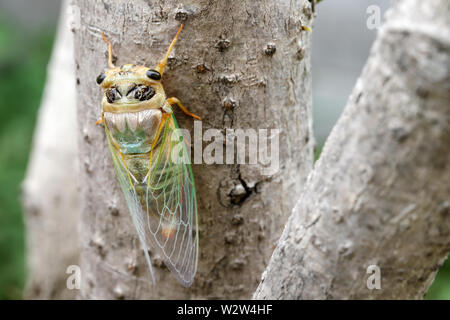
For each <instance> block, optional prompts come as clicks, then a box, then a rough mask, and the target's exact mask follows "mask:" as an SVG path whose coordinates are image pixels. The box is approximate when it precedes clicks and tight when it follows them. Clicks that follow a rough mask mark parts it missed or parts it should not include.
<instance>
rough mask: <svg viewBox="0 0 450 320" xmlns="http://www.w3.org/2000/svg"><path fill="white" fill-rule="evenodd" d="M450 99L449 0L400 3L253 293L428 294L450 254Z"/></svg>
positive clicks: (388, 296) (389, 296)
mask: <svg viewBox="0 0 450 320" xmlns="http://www.w3.org/2000/svg"><path fill="white" fill-rule="evenodd" d="M449 98H450V4H449V2H448V1H446V0H440V1H420V0H408V1H406V0H405V1H398V2H396V3H395V5H394V7H393V8H392V9H391V10H390V11H389V13H388V14H387V22H386V23H385V25H384V26H383V27H382V28H381V30H380V32H379V35H378V38H377V40H376V42H375V44H374V46H373V48H372V51H371V55H370V58H369V60H368V62H367V64H366V66H365V68H364V70H363V72H362V75H361V77H360V79H359V80H358V82H357V84H356V87H355V89H354V91H353V94H352V96H351V97H350V99H349V102H348V105H347V107H346V109H345V111H344V113H343V115H342V117H341V119H340V120H339V121H338V123H337V125H336V127H335V128H334V129H333V131H332V133H331V136H330V137H329V139H328V141H327V143H326V145H325V148H324V151H323V154H322V156H321V158H320V159H319V161H318V162H317V164H316V167H315V169H314V171H313V172H312V174H311V175H310V176H309V178H308V181H307V184H306V187H305V192H304V193H303V194H302V196H301V199H300V200H299V202H298V203H297V205H296V206H295V208H294V210H293V212H292V215H291V216H290V218H289V220H288V223H287V225H286V228H285V230H284V232H283V235H282V237H281V239H280V241H279V244H278V246H277V249H276V250H275V252H274V254H273V256H272V258H271V260H270V263H269V266H268V268H267V270H266V272H265V273H264V275H263V279H262V282H261V284H260V285H259V287H258V289H257V291H256V293H255V294H254V298H256V299H343V298H349V299H352V298H358V299H362V298H364V299H366V298H367V299H377V298H382V299H398V298H402V299H417V298H422V297H423V296H424V294H425V292H426V290H427V288H428V287H429V286H430V284H431V283H432V281H433V279H434V276H435V274H436V272H437V270H438V269H439V268H440V266H441V265H442V264H443V261H444V260H445V258H446V257H447V255H448V252H449V250H450V238H449V234H450V148H449V146H450V105H449ZM369 265H377V266H378V267H379V268H380V269H381V289H380V290H369V289H368V287H367V285H366V282H367V279H368V277H369V275H370V274H367V273H366V269H367V267H368V266H369Z"/></svg>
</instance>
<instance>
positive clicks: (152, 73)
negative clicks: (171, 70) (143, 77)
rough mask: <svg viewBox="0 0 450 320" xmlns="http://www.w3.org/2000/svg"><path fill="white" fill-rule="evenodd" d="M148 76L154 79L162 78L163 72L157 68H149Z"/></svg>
mask: <svg viewBox="0 0 450 320" xmlns="http://www.w3.org/2000/svg"><path fill="white" fill-rule="evenodd" d="M146 74H147V77H149V78H150V79H153V80H161V74H160V73H159V72H158V71H156V70H148V71H147V73H146Z"/></svg>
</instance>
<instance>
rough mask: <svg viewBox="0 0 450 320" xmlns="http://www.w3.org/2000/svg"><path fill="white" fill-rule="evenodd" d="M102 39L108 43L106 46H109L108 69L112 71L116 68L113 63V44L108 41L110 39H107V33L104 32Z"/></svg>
mask: <svg viewBox="0 0 450 320" xmlns="http://www.w3.org/2000/svg"><path fill="white" fill-rule="evenodd" d="M102 38H103V40H104V41H105V42H106V44H107V45H108V67H109V68H110V69H114V68H115V67H116V66H115V65H114V63H113V52H112V44H111V42H110V41H109V40H108V38H106V36H105V33H104V32H103V31H102Z"/></svg>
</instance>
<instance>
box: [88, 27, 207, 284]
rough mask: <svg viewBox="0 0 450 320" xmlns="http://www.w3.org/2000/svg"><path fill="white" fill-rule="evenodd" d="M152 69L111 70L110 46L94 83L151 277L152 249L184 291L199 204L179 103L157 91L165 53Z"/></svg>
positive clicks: (194, 253)
mask: <svg viewBox="0 0 450 320" xmlns="http://www.w3.org/2000/svg"><path fill="white" fill-rule="evenodd" d="M182 27H183V26H182V25H181V26H180V28H179V29H178V32H177V34H176V36H175V38H174V39H173V40H172V43H171V44H170V46H169V48H168V50H167V53H166V55H165V56H164V58H163V59H162V60H161V61H160V62H159V63H158V65H157V66H156V67H155V68H148V67H146V66H143V65H134V64H125V65H122V66H120V67H116V66H114V64H113V53H112V45H111V43H110V42H109V40H108V39H107V38H106V37H105V35H104V33H102V37H103V39H104V41H105V42H106V44H107V46H108V53H109V58H108V66H109V68H108V69H107V70H106V71H105V72H102V73H101V74H100V75H99V76H98V77H97V83H98V84H99V85H100V86H101V87H102V88H103V89H104V94H103V98H102V102H101V105H102V115H101V118H100V119H99V120H98V121H97V124H103V125H104V127H105V132H106V137H107V140H108V146H109V150H110V153H111V158H112V162H113V165H114V168H115V171H116V175H117V178H118V180H119V183H120V186H121V188H122V191H123V194H124V196H125V199H126V202H127V204H128V208H129V210H130V213H131V218H132V221H133V224H134V226H135V227H136V231H137V235H138V237H139V240H140V242H141V244H142V247H143V249H144V254H145V257H146V260H147V263H148V266H149V270H150V274H151V277H152V280H153V283H155V276H154V273H153V269H152V264H151V260H150V256H149V250H150V249H153V250H154V251H153V252H156V253H157V254H159V255H160V256H161V258H162V259H163V261H164V263H165V265H166V266H167V267H168V268H169V270H171V271H172V273H173V274H174V275H175V276H176V277H177V279H178V280H179V281H180V283H181V284H182V285H184V286H186V287H189V286H190V285H191V284H192V281H193V279H194V276H195V273H196V271H197V261H198V221H197V198H196V191H195V183H194V177H193V174H192V169H191V166H190V164H189V159H188V151H187V145H186V142H185V140H184V139H183V136H182V135H181V134H180V130H179V127H178V124H177V121H176V120H175V117H174V114H173V112H172V106H173V105H176V106H178V107H179V108H180V109H181V110H182V111H183V112H184V113H185V114H187V115H189V116H192V117H194V118H196V119H200V118H199V117H198V116H196V115H194V114H192V113H190V112H189V111H188V110H187V109H186V108H185V107H184V106H183V105H182V104H181V102H180V101H179V100H178V99H177V98H167V97H166V94H165V92H164V88H163V85H162V84H161V77H162V75H163V72H164V68H165V67H166V63H167V59H168V57H169V54H170V52H171V50H172V48H173V47H174V45H175V43H176V41H177V38H178V35H179V34H180V32H181V29H182Z"/></svg>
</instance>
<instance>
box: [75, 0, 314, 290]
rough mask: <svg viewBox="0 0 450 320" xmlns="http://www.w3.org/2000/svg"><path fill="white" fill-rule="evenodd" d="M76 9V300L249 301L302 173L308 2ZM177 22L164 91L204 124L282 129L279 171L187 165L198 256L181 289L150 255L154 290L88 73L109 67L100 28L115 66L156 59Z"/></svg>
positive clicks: (307, 163)
mask: <svg viewBox="0 0 450 320" xmlns="http://www.w3.org/2000/svg"><path fill="white" fill-rule="evenodd" d="M75 6H77V8H79V10H80V13H81V15H80V21H79V27H78V28H76V30H75V59H76V69H77V87H76V89H77V93H78V102H77V104H78V112H77V113H78V125H79V131H78V141H79V146H80V151H79V161H80V168H81V172H80V179H81V181H82V184H81V193H80V195H81V198H82V203H83V205H82V218H81V228H82V248H83V250H82V254H81V255H82V264H81V270H82V287H81V298H102V299H109V298H120V299H122V298H127V299H128V298H135V299H144V298H154V299H161V298H166V299H167V298H176V299H179V298H223V299H226V298H233V299H239V298H249V297H250V296H251V294H252V293H253V291H254V290H255V288H256V286H257V285H258V282H259V279H260V276H261V273H262V271H263V270H264V268H265V265H266V263H267V261H268V260H269V258H270V255H271V254H272V252H273V249H274V246H275V243H276V241H277V240H278V238H279V236H280V234H281V231H282V227H283V226H284V224H285V222H286V219H287V216H288V213H289V212H290V211H291V209H292V207H293V205H294V203H295V202H294V200H295V195H298V194H299V193H300V190H301V188H302V186H303V185H304V182H305V180H306V176H307V174H308V173H309V172H310V170H311V168H312V143H313V141H312V140H313V139H312V132H311V117H310V113H311V76H310V34H309V33H308V32H305V31H303V29H302V26H303V25H310V23H311V19H312V15H313V13H312V11H311V4H310V2H309V1H306V0H296V1H287V0H280V1H271V0H264V1H257V2H255V1H250V0H243V1H235V2H231V1H220V0H212V1H206V0H204V1H184V4H179V1H174V0H168V1H167V0H166V1H158V0H155V1H142V0H140V1H114V0H104V1H101V2H100V1H88V0H76V1H75ZM177 20H178V21H177ZM180 22H182V23H183V24H184V29H183V31H182V33H181V35H180V38H179V40H178V42H177V44H176V46H175V49H174V52H173V53H172V55H171V58H170V59H169V66H168V68H167V70H166V72H165V75H164V79H163V84H164V88H165V90H166V93H167V95H168V97H170V96H176V97H178V98H179V99H180V100H181V101H182V102H183V103H184V105H185V106H186V107H187V108H188V109H189V110H190V111H191V112H193V113H195V114H197V115H199V116H201V117H202V118H203V121H202V126H203V130H206V129H210V128H216V129H218V130H219V131H220V132H221V133H223V134H224V133H225V132H226V131H225V130H226V129H235V128H253V129H280V134H279V135H276V134H273V135H272V137H271V139H270V141H269V142H273V143H272V146H274V144H275V143H277V140H278V139H279V159H280V165H279V167H280V170H279V171H278V172H275V173H273V172H272V173H271V174H270V175H264V168H263V166H262V165H249V164H236V162H235V161H234V164H227V165H206V164H201V165H199V164H194V165H193V171H194V177H195V180H196V185H197V192H198V204H199V210H198V214H199V233H200V256H199V266H198V272H197V276H196V279H195V280H194V284H193V286H192V287H191V288H189V289H185V288H183V287H181V286H180V285H179V284H178V282H177V280H176V279H175V277H173V276H172V275H170V274H169V272H168V270H167V269H165V268H163V267H162V264H161V262H160V260H159V259H158V258H157V257H156V256H153V257H152V258H153V259H152V260H153V264H154V266H155V267H156V268H155V273H156V281H157V285H156V286H152V284H151V279H150V278H149V275H148V271H147V266H146V263H145V259H144V255H143V252H142V249H141V246H140V244H139V241H138V239H137V237H136V232H135V230H134V227H133V225H132V223H131V219H130V216H129V213H128V208H127V207H126V204H125V201H124V198H123V195H122V192H121V190H120V187H119V184H118V182H117V179H116V177H115V175H114V170H113V167H112V162H111V160H110V156H109V152H108V150H107V143H106V137H105V134H104V130H103V129H102V128H101V127H98V126H95V121H96V119H97V118H98V117H99V115H100V112H101V109H100V100H101V95H102V92H101V90H100V88H99V87H98V86H97V85H96V83H95V79H96V76H97V75H98V74H99V73H100V72H102V71H103V70H104V68H105V67H106V65H107V64H106V58H107V57H106V46H105V43H104V42H103V40H102V38H101V32H102V31H104V32H105V34H106V35H107V36H108V37H109V39H110V40H111V42H112V44H113V50H114V55H115V57H116V58H117V62H116V65H121V64H126V63H134V64H144V65H147V66H155V65H156V63H157V62H158V61H159V59H161V58H162V56H163V54H164V53H165V51H166V49H167V47H168V45H169V43H170V41H171V39H172V38H173V36H174V35H175V32H176V30H177V28H178V26H179V24H180ZM176 117H177V120H178V121H179V123H180V127H182V128H188V129H190V130H191V131H192V127H193V121H192V119H190V118H186V116H184V114H182V113H180V112H178V111H176ZM269 133H270V131H269ZM195 134H198V132H196V133H195ZM194 138H195V137H194ZM215 143H216V144H217V145H223V141H221V140H220V139H217V140H216V141H215ZM208 144H209V143H208ZM196 151H198V150H194V152H196Z"/></svg>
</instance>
